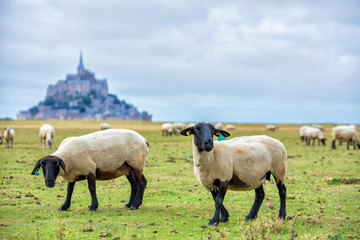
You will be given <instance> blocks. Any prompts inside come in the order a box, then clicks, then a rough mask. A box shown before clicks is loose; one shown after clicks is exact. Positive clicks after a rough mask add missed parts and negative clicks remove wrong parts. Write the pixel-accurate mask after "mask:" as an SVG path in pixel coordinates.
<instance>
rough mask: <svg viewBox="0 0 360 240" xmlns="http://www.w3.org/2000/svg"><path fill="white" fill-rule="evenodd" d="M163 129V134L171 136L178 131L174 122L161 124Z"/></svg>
mask: <svg viewBox="0 0 360 240" xmlns="http://www.w3.org/2000/svg"><path fill="white" fill-rule="evenodd" d="M161 129H162V135H163V136H171V135H172V134H173V133H175V131H176V130H175V127H174V124H172V123H163V124H162V125H161Z"/></svg>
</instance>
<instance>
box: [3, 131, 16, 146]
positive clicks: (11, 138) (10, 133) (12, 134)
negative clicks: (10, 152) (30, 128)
mask: <svg viewBox="0 0 360 240" xmlns="http://www.w3.org/2000/svg"><path fill="white" fill-rule="evenodd" d="M4 138H5V140H6V148H10V146H9V142H11V148H13V147H14V146H13V144H14V138H15V131H14V129H13V128H10V127H8V128H5V132H4Z"/></svg>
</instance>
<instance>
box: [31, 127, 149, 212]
mask: <svg viewBox="0 0 360 240" xmlns="http://www.w3.org/2000/svg"><path fill="white" fill-rule="evenodd" d="M148 153H149V143H148V142H147V141H146V139H145V138H144V137H142V136H141V135H140V134H138V133H137V132H134V131H132V130H127V129H108V130H106V131H97V132H94V133H90V134H87V135H83V136H80V137H69V138H66V139H65V140H63V141H62V142H61V144H60V146H59V148H58V149H57V150H56V152H54V153H53V154H52V155H49V156H46V157H43V158H41V159H40V160H38V161H37V163H36V164H35V167H34V170H33V171H32V173H31V174H36V175H38V169H39V168H40V167H42V170H43V172H44V177H45V184H46V186H47V187H50V188H51V187H54V185H55V180H56V178H57V176H58V175H60V176H61V177H62V179H64V180H65V181H67V182H68V187H67V196H66V200H65V203H64V204H63V205H62V206H61V207H60V208H59V210H67V209H68V208H69V207H70V203H71V195H72V193H73V190H74V186H75V183H76V182H77V181H81V180H85V179H87V181H88V188H89V191H90V194H91V206H90V207H89V210H91V211H95V210H96V209H97V208H98V205H99V204H98V200H97V197H96V185H95V182H96V180H111V179H115V178H117V177H119V176H122V175H126V177H127V179H128V181H129V182H130V185H131V195H130V201H129V203H128V204H126V205H125V207H126V208H130V209H137V208H139V206H140V205H141V204H142V200H143V195H144V190H145V187H146V184H147V181H146V179H145V177H144V175H143V170H144V164H145V161H146V157H147V155H148Z"/></svg>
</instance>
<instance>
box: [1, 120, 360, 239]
mask: <svg viewBox="0 0 360 240" xmlns="http://www.w3.org/2000/svg"><path fill="white" fill-rule="evenodd" d="M47 122H48V123H50V124H52V125H53V126H54V127H55V129H56V133H55V142H54V149H50V150H49V149H40V141H39V138H38V131H39V128H40V126H41V124H43V123H44V122H43V121H0V129H3V128H4V127H5V126H12V127H13V128H14V129H15V131H16V137H15V143H14V148H13V149H6V148H5V144H4V143H3V145H0V179H1V180H0V195H1V197H0V238H1V239H202V238H203V239H218V238H236V239H353V238H355V239H359V237H360V227H359V226H360V185H359V178H360V177H359V173H360V167H359V166H360V150H353V149H352V148H351V150H346V144H345V145H344V144H343V146H339V147H338V149H337V150H332V149H331V136H330V129H331V127H333V126H334V125H330V124H325V128H326V129H325V131H324V135H325V137H326V138H327V145H326V146H318V145H317V144H316V145H315V146H305V144H304V143H301V142H300V138H299V134H298V130H299V128H300V125H279V126H280V129H279V130H278V131H276V132H274V133H269V132H266V131H265V125H264V124H236V126H237V130H236V131H231V132H230V133H231V134H232V136H231V137H230V138H232V137H237V136H244V135H257V134H266V135H269V136H271V137H274V138H276V139H278V140H280V141H282V142H283V144H284V145H285V147H286V149H287V152H288V165H287V166H288V168H287V177H286V181H285V184H286V187H287V216H288V217H287V219H286V220H285V221H280V220H278V219H277V214H278V209H279V196H278V192H277V188H276V185H275V184H274V182H273V180H272V181H271V182H270V183H269V182H267V183H266V184H265V186H264V190H265V194H266V196H265V199H264V202H263V204H262V206H261V208H260V210H259V214H258V218H257V219H256V220H255V221H252V222H246V221H245V216H246V215H247V214H248V212H249V211H250V208H251V206H252V204H253V201H254V196H255V193H254V191H250V192H234V191H228V192H227V195H226V198H225V201H224V205H225V206H226V207H227V209H228V210H229V213H230V220H229V222H228V223H225V224H224V223H220V225H219V226H217V227H213V226H207V224H208V222H209V220H210V219H211V218H212V216H213V213H214V202H213V200H212V197H211V194H210V193H209V192H208V191H206V189H205V188H204V187H202V186H201V185H200V184H199V182H198V181H197V179H196V178H195V176H194V173H193V162H192V145H191V138H190V137H183V136H173V137H162V136H161V123H143V122H121V121H111V122H109V123H110V124H111V125H112V126H113V128H128V129H133V130H136V131H137V132H139V133H140V134H141V135H143V136H144V137H145V138H146V139H147V140H148V142H149V143H150V153H149V156H148V159H147V162H146V167H145V171H144V175H145V177H146V178H147V180H148V185H147V188H146V190H145V195H144V201H143V205H142V206H141V207H140V208H139V209H138V210H133V211H130V210H128V209H125V208H123V206H124V205H125V204H126V203H127V202H128V200H129V196H130V185H129V184H128V181H127V179H126V178H125V177H120V178H118V179H115V180H111V181H98V182H97V196H98V200H99V208H98V210H97V211H96V212H90V211H89V210H88V205H90V203H91V199H90V194H89V191H88V189H87V182H86V181H82V182H78V183H77V184H76V186H75V190H74V194H73V198H72V205H71V207H70V209H69V210H68V211H64V212H59V211H58V210H57V209H58V208H59V207H60V206H61V205H62V204H63V202H64V201H65V196H66V187H67V183H66V182H62V180H61V179H60V178H58V179H57V182H56V185H55V187H54V188H51V189H49V188H47V187H46V186H45V183H44V177H43V175H42V173H41V172H40V176H38V177H36V176H33V175H30V173H31V171H32V169H33V167H34V165H35V162H36V161H37V160H38V159H39V158H41V157H43V156H45V155H49V154H51V153H53V152H54V151H55V149H57V147H58V146H59V144H60V142H61V141H62V140H63V139H64V138H66V137H69V136H79V135H82V134H87V133H90V132H93V131H96V130H98V129H99V125H100V122H96V121H47ZM1 131H3V130H1ZM330 178H332V180H329V179H330ZM269 205H272V207H269Z"/></svg>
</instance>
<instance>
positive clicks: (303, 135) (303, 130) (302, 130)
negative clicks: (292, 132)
mask: <svg viewBox="0 0 360 240" xmlns="http://www.w3.org/2000/svg"><path fill="white" fill-rule="evenodd" d="M307 128H309V126H308V125H305V126H302V127H301V128H300V130H299V134H300V139H301V142H303V141H304V139H305V131H306V129H307ZM305 142H307V139H305Z"/></svg>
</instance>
